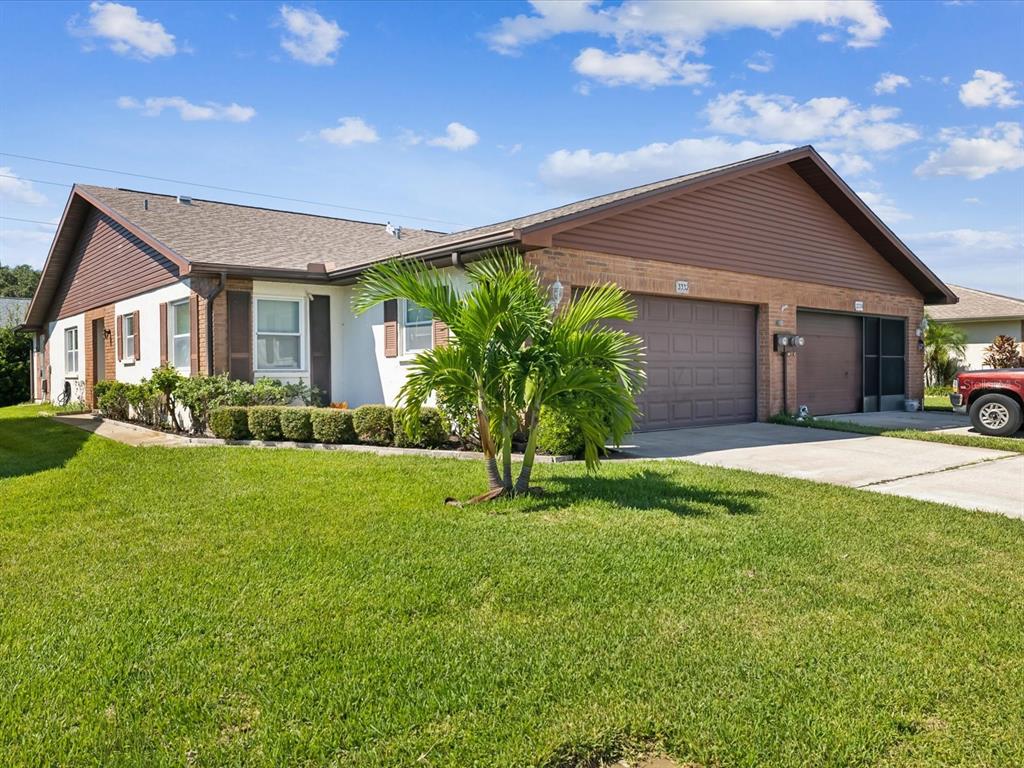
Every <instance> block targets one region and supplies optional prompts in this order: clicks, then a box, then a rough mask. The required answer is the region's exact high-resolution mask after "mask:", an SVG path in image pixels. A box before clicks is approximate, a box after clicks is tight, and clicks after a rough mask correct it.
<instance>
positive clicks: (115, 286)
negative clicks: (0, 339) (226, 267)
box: [50, 209, 178, 320]
mask: <svg viewBox="0 0 1024 768" xmlns="http://www.w3.org/2000/svg"><path fill="white" fill-rule="evenodd" d="M176 280H178V267H177V266H175V265H174V264H173V263H172V262H170V261H169V260H168V259H167V258H165V257H164V256H162V255H161V254H159V253H158V252H157V251H156V250H155V249H153V248H151V247H150V246H148V245H146V244H145V243H143V242H142V241H141V240H140V239H139V238H138V237H136V236H135V235H133V234H131V233H130V232H129V231H128V230H127V229H125V228H124V227H122V226H121V225H120V224H118V223H117V222H115V221H114V220H113V219H111V218H110V217H109V216H106V215H104V214H102V213H100V212H99V211H97V210H96V209H91V210H90V212H89V214H88V215H87V216H86V219H85V222H84V224H83V226H82V231H81V233H80V234H79V236H78V241H77V243H76V244H75V248H74V251H73V253H72V254H71V259H70V261H69V263H68V266H67V268H66V269H65V270H64V276H63V279H62V280H61V285H60V288H58V290H57V294H56V295H55V296H54V300H53V303H52V305H51V307H50V319H51V320H52V319H60V318H64V317H69V316H71V315H75V314H78V313H79V312H84V311H86V310H89V309H93V308H95V307H98V306H102V305H104V304H108V303H110V302H112V301H118V300H120V299H125V298H128V297H129V296H136V295H138V294H140V293H144V292H146V291H151V290H153V289H154V288H159V287H161V286H164V285H170V284H171V283H174V282H175V281H176Z"/></svg>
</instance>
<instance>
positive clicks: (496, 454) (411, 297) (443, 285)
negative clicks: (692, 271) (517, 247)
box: [353, 249, 643, 499]
mask: <svg viewBox="0 0 1024 768" xmlns="http://www.w3.org/2000/svg"><path fill="white" fill-rule="evenodd" d="M466 271H467V276H468V278H469V283H470V286H469V290H468V291H466V292H465V293H464V295H462V296H460V295H459V294H458V293H457V292H456V290H455V288H454V286H453V285H452V283H451V281H450V278H449V277H448V276H447V275H445V274H444V273H443V272H441V271H439V270H436V269H431V268H428V267H426V266H425V265H423V264H421V263H418V262H388V263H384V264H381V265H379V266H377V267H374V268H373V269H370V270H368V271H367V272H366V273H365V274H364V275H363V277H362V278H361V279H360V282H359V286H358V289H357V292H356V296H355V299H354V301H353V308H354V309H355V311H356V312H357V313H360V314H361V313H363V312H365V311H367V310H368V309H370V308H371V307H373V306H376V305H377V304H380V303H381V302H384V301H389V300H392V299H406V300H408V301H413V302H415V303H417V304H419V305H420V306H422V307H424V308H426V309H428V310H430V311H431V312H432V313H433V316H434V318H435V319H436V320H440V321H441V322H443V323H445V324H446V325H447V326H448V328H449V330H450V340H449V343H448V345H446V346H439V347H434V348H433V349H428V350H425V351H423V352H420V353H419V354H418V355H417V356H416V358H415V360H414V361H413V362H412V364H411V365H410V366H409V369H408V372H407V376H406V380H405V383H404V384H403V385H402V389H401V391H400V392H399V396H398V401H399V407H400V408H401V412H402V417H403V424H404V426H405V428H406V431H407V432H408V433H409V436H410V437H411V438H413V439H415V438H416V437H417V434H416V433H417V430H418V429H419V423H420V422H419V418H418V416H419V412H420V408H421V406H422V405H424V403H425V402H426V401H427V400H428V398H429V397H430V396H431V395H432V394H434V393H436V394H437V396H438V399H439V401H440V402H442V403H443V404H444V405H445V407H446V408H449V409H454V410H456V411H459V410H462V411H468V412H470V413H471V414H472V415H473V417H475V421H476V427H477V433H478V438H479V441H480V446H481V449H482V451H483V454H484V461H485V464H486V468H487V478H488V484H489V491H488V492H487V493H486V494H484V495H483V496H481V497H479V498H481V499H482V498H495V497H497V496H512V495H516V494H520V493H525V492H527V491H528V490H530V488H529V483H530V475H531V472H532V468H533V461H534V456H535V454H536V445H537V429H536V427H537V420H538V417H539V414H540V411H541V409H542V408H545V407H547V408H552V409H555V410H557V411H560V412H563V413H567V414H571V415H572V417H573V418H574V419H575V420H576V423H577V424H578V425H579V428H580V431H581V433H582V434H583V437H584V458H585V459H586V462H587V466H588V467H589V468H591V469H593V468H595V467H596V466H597V462H598V455H599V453H600V452H601V451H602V450H603V449H604V446H605V444H606V442H607V441H609V440H611V441H613V442H615V443H618V442H619V441H620V440H621V439H622V437H623V436H624V435H625V434H626V433H627V432H628V431H629V430H630V428H631V427H632V422H633V415H634V413H635V412H636V404H635V402H634V397H635V395H636V393H637V392H639V390H640V388H641V387H642V384H643V372H642V370H641V367H640V361H641V356H642V349H643V347H642V343H641V340H640V339H639V338H638V337H636V336H634V335H632V334H629V333H626V332H624V331H615V330H610V329H608V328H606V327H604V326H602V325H601V321H603V320H611V319H616V320H626V321H629V320H632V319H633V318H634V317H635V316H636V311H635V309H634V308H633V306H632V304H631V302H630V300H629V297H628V295H627V294H626V293H625V292H623V291H622V289H620V288H619V287H617V286H615V285H612V284H608V285H603V286H594V287H591V288H587V289H586V290H584V291H582V292H581V293H580V294H579V295H578V296H576V297H575V298H574V299H573V300H572V301H570V302H569V304H568V305H567V306H565V307H563V308H562V309H561V311H558V312H556V311H555V308H554V307H553V306H552V305H551V302H550V301H549V299H548V295H547V292H546V291H545V289H544V287H543V286H542V285H541V282H540V278H539V276H538V275H537V273H536V270H535V269H534V268H533V267H531V266H529V265H527V264H525V263H524V262H523V259H522V257H521V256H520V255H519V254H518V253H517V252H515V251H512V250H508V249H503V250H500V251H493V252H491V253H490V254H488V255H487V257H486V258H484V259H482V260H480V261H477V262H474V263H473V264H471V265H470V266H469V267H468V268H467V270H466ZM518 433H522V434H524V435H525V437H526V449H525V452H524V459H523V463H522V467H521V469H520V472H519V475H518V478H515V477H514V476H513V468H512V441H513V437H514V436H515V435H517V434H518Z"/></svg>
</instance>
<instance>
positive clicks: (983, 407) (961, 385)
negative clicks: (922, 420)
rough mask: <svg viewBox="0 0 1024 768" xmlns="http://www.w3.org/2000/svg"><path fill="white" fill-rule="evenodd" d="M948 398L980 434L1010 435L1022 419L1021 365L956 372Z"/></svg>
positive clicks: (1023, 380)
mask: <svg viewBox="0 0 1024 768" xmlns="http://www.w3.org/2000/svg"><path fill="white" fill-rule="evenodd" d="M949 401H950V402H951V403H952V404H953V410H954V411H957V412H958V413H964V412H965V411H966V412H967V413H969V414H970V416H971V424H973V425H974V428H975V429H976V430H978V431H979V432H981V433H982V434H983V435H998V436H1000V437H1004V436H1006V435H1012V434H1014V433H1015V432H1017V430H1019V429H1020V427H1021V421H1022V420H1024V368H1001V369H996V370H984V371H964V372H963V373H959V374H957V377H956V378H955V379H953V394H951V395H950V396H949Z"/></svg>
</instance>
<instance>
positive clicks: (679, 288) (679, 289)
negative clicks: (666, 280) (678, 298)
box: [676, 280, 690, 293]
mask: <svg viewBox="0 0 1024 768" xmlns="http://www.w3.org/2000/svg"><path fill="white" fill-rule="evenodd" d="M689 292H690V281H689V280H676V293H689Z"/></svg>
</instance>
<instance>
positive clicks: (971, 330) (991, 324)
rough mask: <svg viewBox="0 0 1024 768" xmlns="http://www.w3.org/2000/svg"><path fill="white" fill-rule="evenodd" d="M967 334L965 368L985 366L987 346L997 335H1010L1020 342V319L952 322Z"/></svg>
mask: <svg viewBox="0 0 1024 768" xmlns="http://www.w3.org/2000/svg"><path fill="white" fill-rule="evenodd" d="M951 325H955V326H956V327H957V328H959V329H960V330H962V331H963V332H964V333H966V334H967V355H966V357H965V358H964V360H963V365H964V367H965V368H969V369H976V368H983V367H984V365H983V364H982V362H981V361H982V359H983V358H984V357H985V347H987V346H988V345H989V344H991V343H992V340H993V339H995V337H996V336H1000V335H1002V336H1010V337H1012V338H1014V339H1016V340H1017V341H1018V342H1020V341H1021V340H1022V339H1021V321H1020V320H985V321H972V322H963V321H961V322H958V323H951Z"/></svg>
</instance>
